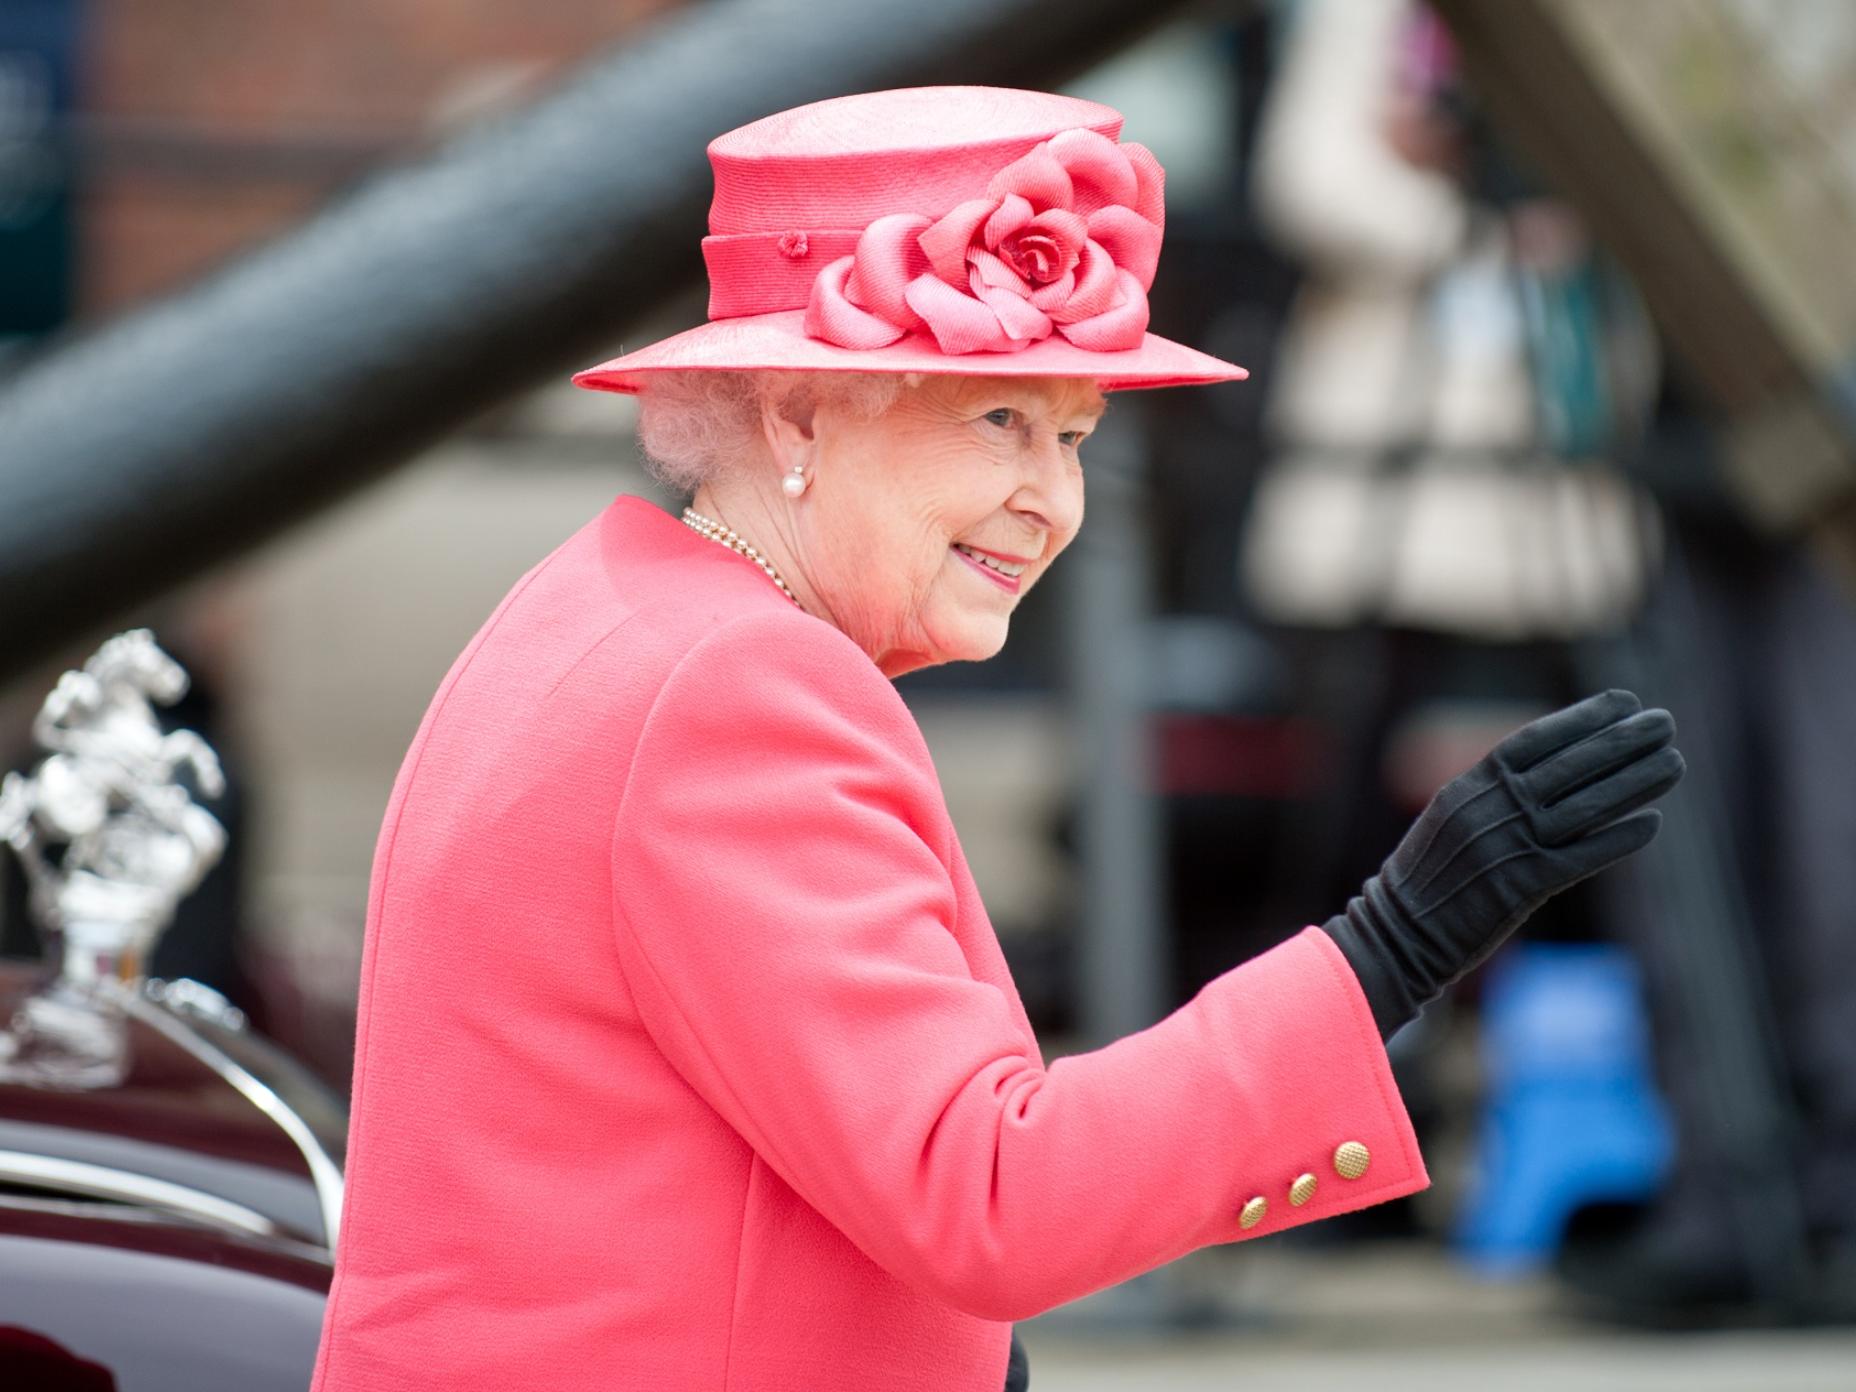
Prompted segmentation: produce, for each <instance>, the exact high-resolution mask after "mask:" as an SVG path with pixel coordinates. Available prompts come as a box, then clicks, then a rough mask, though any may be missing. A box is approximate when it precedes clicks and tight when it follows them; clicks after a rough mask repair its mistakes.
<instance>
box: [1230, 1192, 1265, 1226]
mask: <svg viewBox="0 0 1856 1392" xmlns="http://www.w3.org/2000/svg"><path fill="white" fill-rule="evenodd" d="M1269 1211H1270V1201H1269V1200H1268V1199H1266V1198H1264V1197H1263V1195H1261V1194H1259V1195H1257V1196H1256V1198H1254V1199H1252V1200H1251V1201H1250V1202H1249V1203H1247V1204H1245V1205H1244V1210H1243V1212H1241V1213H1239V1214H1238V1215H1237V1225H1238V1227H1240V1228H1254V1227H1256V1225H1257V1224H1258V1223H1261V1222H1262V1221H1263V1215H1264V1214H1266V1213H1268V1212H1269Z"/></svg>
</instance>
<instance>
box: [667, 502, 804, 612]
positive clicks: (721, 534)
mask: <svg viewBox="0 0 1856 1392" xmlns="http://www.w3.org/2000/svg"><path fill="white" fill-rule="evenodd" d="M683 521H684V524H685V525H686V526H688V527H691V528H693V529H694V530H696V531H698V532H700V533H701V534H702V535H703V536H706V537H708V538H709V540H710V541H719V542H720V543H721V544H722V545H724V546H726V547H728V548H729V549H730V550H731V551H736V552H739V553H740V554H741V555H743V556H746V557H747V558H748V559H749V560H750V561H752V562H754V564H755V565H757V566H759V567H760V568H761V569H762V570H764V571H766V572H767V578H768V579H770V580H772V581H773V583H774V584H776V585H778V586H779V587H780V593H781V594H783V595H785V596H786V597H787V598H788V599H790V600H792V602H793V603H794V604H799V596H798V595H796V594H794V593H793V592H792V591H791V590H789V589H787V588H786V582H785V581H784V580H782V579H781V578H780V572H779V571H777V570H775V569H774V568H773V563H772V562H771V561H769V560H768V559H767V558H766V557H765V556H763V555H761V553H760V552H758V551H756V550H755V549H754V548H753V547H752V546H749V545H748V543H747V542H746V541H745V540H743V539H742V538H741V537H738V536H736V535H735V533H734V531H733V530H732V529H731V528H728V527H724V526H723V525H722V524H721V523H720V522H717V521H716V520H715V519H714V518H713V517H704V516H703V515H702V514H701V513H700V512H698V511H696V509H695V508H689V507H686V508H684V509H683ZM799 607H800V608H801V609H803V608H805V605H803V604H799Z"/></svg>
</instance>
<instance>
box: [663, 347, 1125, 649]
mask: <svg viewBox="0 0 1856 1392" xmlns="http://www.w3.org/2000/svg"><path fill="white" fill-rule="evenodd" d="M1105 405H1106V402H1105V400H1104V398H1103V397H1102V395H1101V394H1100V393H1099V392H1098V390H1097V389H1096V386H1095V383H1094V382H1093V381H1091V380H1089V379H1087V378H1007V377H967V376H952V375H949V376H936V375H928V376H924V377H923V378H922V379H921V381H920V384H919V385H918V386H915V387H913V388H905V389H904V390H903V392H902V394H901V395H900V396H899V397H898V398H897V400H896V403H895V404H894V405H893V406H892V407H891V408H890V409H889V410H888V411H886V412H884V413H883V414H882V415H881V416H878V417H876V418H875V419H873V420H860V419H857V418H856V417H855V416H854V415H851V414H849V413H846V412H843V411H841V410H835V409H833V408H832V407H831V406H829V405H821V406H820V407H818V408H817V410H816V411H814V412H813V413H812V415H811V418H810V419H808V420H788V419H784V418H782V417H781V416H779V415H778V414H777V413H776V412H775V411H774V410H773V409H772V408H768V409H767V410H766V411H764V412H763V414H762V436H763V440H764V443H765V444H766V446H767V449H766V457H765V458H764V459H763V460H760V461H757V467H755V468H754V469H752V470H748V471H744V472H742V473H739V474H734V475H730V476H728V477H727V478H725V479H724V480H722V481H720V482H718V483H715V484H713V485H712V484H705V485H704V486H703V487H702V488H700V489H698V490H697V493H696V497H695V499H694V500H693V506H694V507H695V508H696V510H697V511H698V512H701V513H704V514H706V515H707V516H710V517H714V518H717V519H718V520H720V521H722V522H723V523H725V524H726V525H727V526H729V527H732V528H733V529H734V530H735V532H736V533H737V534H738V535H740V536H742V537H744V538H746V539H747V540H748V541H749V542H750V543H752V544H753V545H754V546H755V547H756V548H757V549H758V550H759V551H760V552H761V554H762V555H764V556H766V557H767V558H768V559H769V560H770V561H771V562H772V563H773V566H774V568H775V569H776V570H778V571H779V573H780V575H781V577H782V578H783V579H784V580H785V581H786V583H787V585H788V587H790V588H791V590H792V591H793V593H794V595H795V596H796V597H797V598H798V600H799V602H800V604H801V605H802V606H803V607H804V608H805V609H806V611H807V612H808V613H811V614H814V615H817V616H818V617H819V618H822V619H824V620H826V621H827V622H829V623H831V624H832V625H834V626H835V627H837V628H838V629H840V630H841V631H842V632H844V633H845V634H847V635H848V636H849V637H851V638H852V639H853V640H855V641H856V643H857V644H858V646H859V647H861V648H862V649H863V650H864V651H865V652H866V653H868V654H869V655H870V659H871V661H873V662H874V663H876V665H877V667H878V668H879V669H880V670H881V671H882V672H883V674H884V675H885V676H889V677H897V676H901V675H902V674H903V673H905V672H911V671H914V670H916V669H917V668H920V667H928V666H933V665H936V664H938V663H943V662H961V661H966V662H978V661H982V660H984V659H985V658H989V657H992V656H994V655H995V654H996V653H998V651H999V650H1000V648H1001V647H1003V646H1004V644H1005V639H1006V632H1007V629H1008V627H1009V625H1010V622H1011V617H1012V611H1013V610H1014V609H1016V608H1017V607H1018V604H1019V602H1020V601H1021V600H1022V599H1023V598H1024V596H1025V594H1026V593H1028V592H1029V590H1030V589H1031V587H1032V586H1033V585H1034V584H1036V583H1037V582H1038V581H1039V580H1040V579H1042V577H1043V575H1044V572H1045V571H1047V570H1048V569H1049V568H1050V566H1051V563H1052V562H1053V561H1055V560H1056V559H1057V557H1058V555H1059V554H1060V553H1061V552H1062V551H1063V549H1064V548H1065V547H1066V546H1068V545H1069V544H1070V542H1071V541H1072V540H1073V539H1074V538H1075V536H1076V532H1077V529H1078V528H1079V527H1080V526H1081V525H1082V521H1083V467H1082V463H1081V460H1080V458H1079V448H1080V447H1081V445H1082V443H1083V440H1084V439H1085V438H1086V437H1087V435H1088V434H1089V432H1090V431H1091V430H1092V429H1093V428H1094V426H1095V423H1096V421H1097V419H1098V418H1099V417H1100V415H1101V413H1102V411H1103V409H1104V407H1105ZM796 464H802V465H804V467H805V471H806V475H807V477H808V478H809V479H810V481H811V482H810V486H809V487H808V488H807V489H806V491H805V493H804V494H803V495H801V496H800V497H798V498H789V497H787V496H786V495H785V493H783V492H782V491H781V487H780V482H781V478H782V477H783V476H784V475H785V474H786V473H787V472H788V471H790V470H791V469H792V467H793V466H794V465H796ZM955 542H961V543H964V544H966V545H970V546H975V547H978V548H981V549H983V550H986V551H991V552H996V553H1001V554H1004V555H1009V556H1014V557H1024V558H1028V563H1027V565H1026V569H1025V571H1024V573H1023V575H1022V576H1021V577H1020V580H1019V592H1018V593H1017V594H1012V593H1010V592H1008V591H1007V590H1005V589H1002V588H1000V587H999V586H998V585H996V584H994V583H993V582H992V581H991V580H989V579H987V578H986V576H984V575H982V574H979V573H977V572H976V571H975V570H974V568H973V566H972V565H971V564H970V563H969V562H968V561H967V560H965V559H963V558H962V557H961V556H960V555H959V554H958V553H956V552H955V551H954V550H953V545H954V543H955Z"/></svg>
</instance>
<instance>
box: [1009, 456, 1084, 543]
mask: <svg viewBox="0 0 1856 1392" xmlns="http://www.w3.org/2000/svg"><path fill="white" fill-rule="evenodd" d="M1030 453H1031V455H1032V458H1031V460H1030V461H1029V462H1028V464H1027V474H1026V477H1025V481H1024V483H1023V484H1022V485H1021V486H1020V488H1019V491H1018V494H1017V496H1016V497H1015V498H1014V499H1013V503H1012V506H1013V510H1014V511H1016V512H1017V513H1018V515H1019V516H1020V517H1022V518H1024V519H1025V520H1026V521H1028V522H1031V523H1034V524H1035V525H1037V526H1038V527H1040V528H1042V529H1043V530H1045V531H1050V532H1055V533H1056V534H1057V535H1058V536H1059V537H1063V538H1068V537H1069V536H1070V534H1071V533H1073V532H1074V531H1075V530H1076V529H1077V527H1079V526H1080V525H1081V524H1082V520H1083V476H1082V471H1081V470H1079V469H1078V468H1077V467H1076V465H1075V464H1074V463H1073V462H1072V461H1071V460H1070V459H1069V458H1068V456H1067V455H1066V453H1065V452H1064V450H1063V448H1062V447H1061V446H1060V445H1058V444H1056V443H1055V442H1050V444H1049V447H1048V448H1039V449H1036V450H1033V451H1031V452H1030Z"/></svg>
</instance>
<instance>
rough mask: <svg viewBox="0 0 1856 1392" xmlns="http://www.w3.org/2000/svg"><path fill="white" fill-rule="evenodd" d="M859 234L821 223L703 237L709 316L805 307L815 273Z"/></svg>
mask: <svg viewBox="0 0 1856 1392" xmlns="http://www.w3.org/2000/svg"><path fill="white" fill-rule="evenodd" d="M862 235H863V228H861V227H827V228H823V229H807V230H804V231H801V230H798V229H794V230H792V231H788V232H738V233H733V234H731V235H728V236H722V237H704V238H703V239H702V259H703V261H704V262H705V263H706V264H707V265H708V268H709V317H710V318H711V319H736V318H739V317H740V316H742V315H744V314H773V313H776V312H777V311H779V310H783V309H803V308H805V304H806V301H807V300H808V299H810V298H811V295H812V282H813V281H815V280H817V279H818V273H819V272H820V271H822V270H823V269H824V268H825V267H826V266H829V265H830V264H831V263H832V262H833V261H836V260H837V259H838V258H839V257H840V256H849V255H851V254H852V253H853V252H855V251H856V250H857V239H858V238H859V237H861V236H862Z"/></svg>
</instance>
